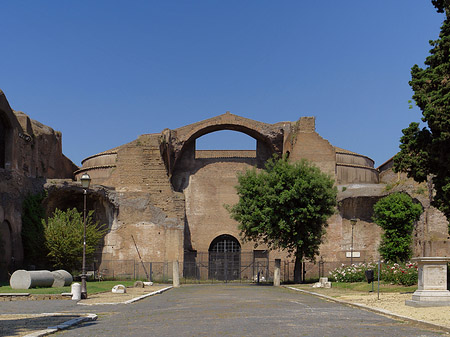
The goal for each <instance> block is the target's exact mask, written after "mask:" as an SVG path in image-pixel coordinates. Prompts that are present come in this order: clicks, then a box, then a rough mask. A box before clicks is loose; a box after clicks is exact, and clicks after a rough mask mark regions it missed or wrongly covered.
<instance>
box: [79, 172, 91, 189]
mask: <svg viewBox="0 0 450 337" xmlns="http://www.w3.org/2000/svg"><path fill="white" fill-rule="evenodd" d="M80 181H81V186H82V187H83V188H84V189H87V188H89V185H90V184H91V177H90V176H89V174H87V173H83V175H82V176H81V178H80Z"/></svg>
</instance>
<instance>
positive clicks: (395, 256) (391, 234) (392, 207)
mask: <svg viewBox="0 0 450 337" xmlns="http://www.w3.org/2000/svg"><path fill="white" fill-rule="evenodd" d="M373 209H374V217H373V220H374V221H375V223H376V224H377V225H378V226H380V227H381V228H383V229H384V233H383V235H382V237H381V243H380V246H379V248H378V251H379V252H380V255H381V256H382V257H383V258H384V259H385V260H387V261H391V262H406V261H408V260H409V259H410V258H411V255H412V249H411V243H412V231H413V229H414V222H415V221H417V220H418V219H419V216H420V214H421V213H422V205H420V204H419V203H414V202H413V200H412V199H411V197H410V196H409V195H407V194H405V193H392V194H390V195H388V196H386V197H384V198H382V199H380V200H379V201H378V202H377V203H376V204H375V206H374V208H373Z"/></svg>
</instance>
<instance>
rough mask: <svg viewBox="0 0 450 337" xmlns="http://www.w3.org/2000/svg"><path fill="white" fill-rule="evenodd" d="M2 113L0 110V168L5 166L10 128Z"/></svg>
mask: <svg viewBox="0 0 450 337" xmlns="http://www.w3.org/2000/svg"><path fill="white" fill-rule="evenodd" d="M2 115H3V111H1V110H0V168H5V165H6V161H7V160H6V149H7V145H6V142H7V139H8V134H9V131H10V128H9V127H8V125H7V123H6V121H5V118H4V116H2Z"/></svg>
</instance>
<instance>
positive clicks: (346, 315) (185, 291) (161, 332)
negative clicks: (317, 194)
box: [0, 285, 440, 337]
mask: <svg viewBox="0 0 450 337" xmlns="http://www.w3.org/2000/svg"><path fill="white" fill-rule="evenodd" d="M20 302H22V301H20ZM20 302H19V301H18V302H3V303H9V304H10V306H8V311H9V312H10V313H15V311H16V310H22V309H20V307H22V308H24V306H23V302H22V303H20ZM39 302H40V303H39ZM39 302H28V304H30V305H28V306H26V307H27V308H28V309H27V310H29V312H36V310H40V312H61V311H66V312H94V313H97V314H98V315H99V319H98V320H97V321H96V322H91V323H86V324H84V325H81V326H78V327H76V328H73V329H71V330H67V331H63V332H60V333H58V334H56V336H121V337H122V336H252V337H254V336H440V334H439V333H437V332H433V331H427V330H425V329H424V328H419V327H415V326H413V325H412V324H411V323H405V322H398V321H394V320H392V319H390V318H387V317H384V316H381V315H377V314H374V313H371V312H367V311H364V310H360V309H355V308H352V307H348V306H345V305H341V304H338V303H334V302H329V301H326V300H323V299H320V298H317V297H314V296H310V295H305V294H301V293H297V292H294V291H291V290H288V289H284V288H275V287H269V286H259V287H258V286H249V285H192V286H183V287H181V288H178V289H171V290H169V291H168V292H166V293H164V294H162V295H157V296H153V297H150V298H147V299H144V300H142V301H140V302H137V303H135V304H132V305H115V306H110V305H108V306H93V307H83V306H76V305H74V304H73V303H72V302H71V301H39ZM52 302H53V304H52ZM0 303H1V302H0ZM11 304H12V305H11ZM48 306H51V308H49V307H48ZM3 309H4V305H3V304H1V305H0V310H1V311H2V312H5V311H4V310H3ZM50 309H51V310H50ZM22 311H23V310H22Z"/></svg>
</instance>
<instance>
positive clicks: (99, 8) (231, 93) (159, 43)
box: [0, 0, 444, 165]
mask: <svg viewBox="0 0 450 337" xmlns="http://www.w3.org/2000/svg"><path fill="white" fill-rule="evenodd" d="M443 20H444V16H443V14H439V13H436V11H435V9H434V7H433V6H432V5H431V1H428V0H395V1H393V0H377V1H361V0H345V1H335V0H324V1H289V0H286V1H266V0H254V1H245V0H239V1H233V0H231V1H215V0H210V1H202V0H196V1H193V0H191V1H115V0H108V1H106V0H105V1H84V0H81V1H68V0H66V1H61V0H54V1H46V0H41V1H34V0H29V1H23V0H16V1H3V2H2V5H1V20H0V32H1V35H2V38H1V45H2V48H1V53H0V61H1V71H0V88H1V89H2V90H3V91H4V92H5V94H6V97H7V98H8V101H9V103H10V105H11V107H12V108H13V109H15V110H20V111H23V112H25V113H27V114H28V115H29V116H30V117H31V118H33V119H36V120H38V121H40V122H42V123H44V124H46V125H49V126H51V127H52V128H54V129H56V130H59V131H61V132H62V133H63V152H64V153H65V155H66V156H68V157H69V158H70V159H71V160H72V161H74V163H75V164H77V165H79V164H80V162H81V160H82V159H83V158H85V157H88V156H90V155H93V154H96V153H98V152H102V151H105V150H108V149H111V148H114V147H116V146H119V145H122V144H125V143H127V142H130V141H132V140H134V139H136V138H137V137H138V135H140V134H144V133H155V132H160V131H162V130H163V129H165V128H170V129H175V128H177V127H180V126H184V125H187V124H190V123H194V122H197V121H200V120H203V119H207V118H210V117H213V116H217V115H220V114H222V113H225V112H226V111H230V112H231V113H234V114H237V115H240V116H243V117H246V118H250V119H254V120H258V121H262V122H265V123H276V122H280V121H296V120H298V119H299V118H300V117H302V116H315V117H316V129H317V131H318V132H319V134H320V135H321V136H322V137H324V138H325V139H327V140H329V141H330V143H331V144H333V145H335V146H338V147H342V148H345V149H347V150H351V151H354V152H358V153H361V154H364V155H367V156H369V157H371V158H372V159H374V160H375V161H376V165H380V164H382V163H383V162H384V161H386V160H387V159H389V158H390V157H391V156H393V155H394V154H395V153H396V152H397V151H398V144H399V138H400V136H401V130H402V129H403V128H405V127H407V126H408V125H409V123H410V122H412V121H419V119H420V116H421V114H420V111H419V110H418V109H417V108H414V109H411V110H410V109H408V100H409V99H411V96H412V91H411V89H410V87H409V85H408V81H409V80H410V69H411V67H412V66H413V65H414V64H419V65H423V62H424V60H425V58H426V56H427V55H428V51H429V49H430V46H429V44H428V41H429V40H431V39H436V38H437V37H438V34H439V30H440V26H441V23H442V21H443ZM225 143H226V144H229V145H228V146H224V144H225ZM198 144H199V146H200V147H201V148H204V149H206V148H217V149H219V148H230V149H247V148H249V147H250V148H251V147H252V146H253V147H254V142H253V141H252V139H251V138H249V137H247V136H246V135H239V134H237V133H233V132H220V133H215V134H211V136H204V137H202V138H201V139H199V141H198Z"/></svg>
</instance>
